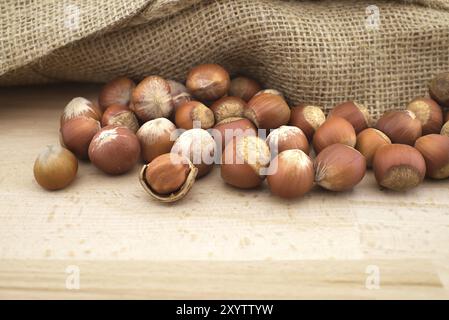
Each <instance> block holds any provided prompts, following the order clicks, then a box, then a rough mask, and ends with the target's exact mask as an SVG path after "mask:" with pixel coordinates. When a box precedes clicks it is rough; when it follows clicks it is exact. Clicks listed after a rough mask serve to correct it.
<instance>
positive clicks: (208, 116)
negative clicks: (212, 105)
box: [175, 101, 215, 130]
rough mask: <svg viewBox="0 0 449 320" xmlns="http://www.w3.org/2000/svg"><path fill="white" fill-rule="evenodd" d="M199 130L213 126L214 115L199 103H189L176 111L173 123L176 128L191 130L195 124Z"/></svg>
mask: <svg viewBox="0 0 449 320" xmlns="http://www.w3.org/2000/svg"><path fill="white" fill-rule="evenodd" d="M196 122H197V123H198V125H199V126H200V127H201V129H209V128H212V127H213V126H214V123H215V119H214V113H213V112H212V110H211V109H209V108H208V107H206V106H205V105H204V104H202V103H201V102H199V101H189V102H186V103H184V104H183V105H182V106H180V107H179V108H178V110H176V114H175V123H176V126H177V127H178V128H182V129H186V130H189V129H193V127H194V125H196V124H197V123H196Z"/></svg>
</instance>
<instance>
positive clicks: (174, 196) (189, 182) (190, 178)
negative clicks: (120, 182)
mask: <svg viewBox="0 0 449 320" xmlns="http://www.w3.org/2000/svg"><path fill="white" fill-rule="evenodd" d="M184 159H185V161H186V162H187V163H188V165H189V169H190V171H189V173H188V175H187V178H186V180H185V182H184V184H183V185H182V186H181V188H180V189H178V190H176V191H175V192H171V193H169V194H158V193H157V192H155V191H154V190H152V189H151V187H150V186H149V185H148V183H147V181H146V179H145V174H146V170H147V168H148V166H149V164H146V165H144V166H143V167H142V170H140V174H139V181H140V184H141V185H142V187H143V189H144V190H145V191H146V192H147V193H148V194H149V195H150V196H152V197H153V198H154V199H156V200H158V201H160V202H164V203H170V202H175V201H178V200H181V199H182V198H184V197H185V196H186V195H187V193H188V192H189V191H190V189H191V188H192V186H193V184H194V182H195V179H196V175H197V174H198V169H197V168H196V167H195V166H194V165H193V164H192V162H191V161H190V160H189V159H187V158H185V157H184Z"/></svg>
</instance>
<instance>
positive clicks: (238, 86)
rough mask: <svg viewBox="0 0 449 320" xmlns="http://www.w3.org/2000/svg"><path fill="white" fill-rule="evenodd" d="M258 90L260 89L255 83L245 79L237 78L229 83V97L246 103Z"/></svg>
mask: <svg viewBox="0 0 449 320" xmlns="http://www.w3.org/2000/svg"><path fill="white" fill-rule="evenodd" d="M260 90H262V88H261V86H260V84H259V83H257V81H255V80H253V79H250V78H247V77H237V78H234V79H232V81H231V86H230V87H229V95H230V96H234V97H239V98H241V99H243V100H244V101H246V102H248V101H249V100H250V99H251V98H252V97H253V96H254V95H255V94H256V93H257V92H259V91H260Z"/></svg>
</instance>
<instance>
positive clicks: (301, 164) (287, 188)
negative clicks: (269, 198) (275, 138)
mask: <svg viewBox="0 0 449 320" xmlns="http://www.w3.org/2000/svg"><path fill="white" fill-rule="evenodd" d="M269 172H270V174H268V175H267V182H268V186H269V187H270V191H271V193H273V194H275V195H277V196H279V197H282V198H297V197H301V196H303V195H304V194H305V193H307V192H309V191H310V190H311V189H312V187H313V182H314V177H315V171H314V169H313V162H312V160H311V159H310V158H309V156H307V155H306V154H305V153H304V152H303V151H301V150H299V149H291V150H285V151H282V152H281V153H279V154H278V155H277V156H276V157H275V158H274V159H273V161H271V164H270V168H269Z"/></svg>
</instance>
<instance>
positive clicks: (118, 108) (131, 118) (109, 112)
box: [101, 104, 139, 132]
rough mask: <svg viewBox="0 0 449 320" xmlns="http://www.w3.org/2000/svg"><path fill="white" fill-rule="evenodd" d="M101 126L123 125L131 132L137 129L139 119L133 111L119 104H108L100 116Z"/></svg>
mask: <svg viewBox="0 0 449 320" xmlns="http://www.w3.org/2000/svg"><path fill="white" fill-rule="evenodd" d="M101 125H102V126H103V127H105V126H110V125H117V126H125V127H127V128H128V129H129V130H131V131H132V132H136V131H137V130H138V129H139V121H138V120H137V118H136V115H135V114H134V112H132V111H131V110H129V109H128V108H127V107H125V106H123V105H120V104H113V105H110V106H109V107H108V108H107V109H106V110H105V112H104V113H103V117H102V118H101Z"/></svg>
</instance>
